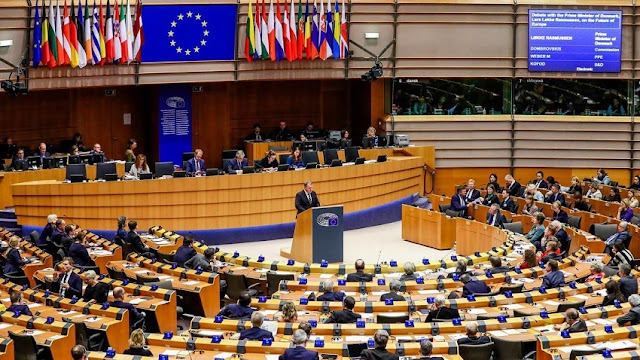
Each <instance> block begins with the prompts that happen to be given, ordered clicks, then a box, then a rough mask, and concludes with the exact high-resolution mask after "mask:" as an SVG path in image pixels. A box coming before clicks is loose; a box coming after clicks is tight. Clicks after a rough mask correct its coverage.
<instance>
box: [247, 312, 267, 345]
mask: <svg viewBox="0 0 640 360" xmlns="http://www.w3.org/2000/svg"><path fill="white" fill-rule="evenodd" d="M263 321H264V316H263V315H262V313H261V312H259V311H254V312H253V314H251V325H252V326H253V327H252V328H251V329H248V330H243V331H242V332H241V333H240V340H245V339H246V340H262V339H271V340H273V334H272V333H271V331H267V330H265V329H262V328H261V326H262V322H263Z"/></svg>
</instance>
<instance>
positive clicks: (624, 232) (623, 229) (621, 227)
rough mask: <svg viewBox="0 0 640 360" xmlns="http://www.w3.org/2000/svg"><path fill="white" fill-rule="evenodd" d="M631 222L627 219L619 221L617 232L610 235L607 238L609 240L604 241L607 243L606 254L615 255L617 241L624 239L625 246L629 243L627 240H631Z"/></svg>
mask: <svg viewBox="0 0 640 360" xmlns="http://www.w3.org/2000/svg"><path fill="white" fill-rule="evenodd" d="M628 229H629V223H628V222H626V221H620V222H619V223H618V226H617V228H616V230H617V231H616V233H615V234H613V235H611V236H609V237H608V238H607V240H605V241H604V243H605V245H607V246H606V247H605V249H604V253H605V254H609V255H611V256H613V252H612V250H613V244H615V243H616V241H622V242H623V243H624V244H625V246H626V245H627V241H629V238H630V237H631V235H629V230H628Z"/></svg>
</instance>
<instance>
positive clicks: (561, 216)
mask: <svg viewBox="0 0 640 360" xmlns="http://www.w3.org/2000/svg"><path fill="white" fill-rule="evenodd" d="M551 220H552V221H553V220H558V221H560V222H561V223H563V224H566V223H567V222H568V221H569V215H567V212H566V211H564V210H562V209H560V211H558V212H557V213H556V212H555V211H554V212H553V217H552V218H551Z"/></svg>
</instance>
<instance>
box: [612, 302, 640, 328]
mask: <svg viewBox="0 0 640 360" xmlns="http://www.w3.org/2000/svg"><path fill="white" fill-rule="evenodd" d="M616 322H617V323H618V325H620V326H622V325H624V324H625V323H627V322H630V323H631V325H638V324H639V323H640V306H636V307H634V308H632V309H631V310H629V312H628V313H626V314H624V315H622V316H620V317H619V318H617V319H616Z"/></svg>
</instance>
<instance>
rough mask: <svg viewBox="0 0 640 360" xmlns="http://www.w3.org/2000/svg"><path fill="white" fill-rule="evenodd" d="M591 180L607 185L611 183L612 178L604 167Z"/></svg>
mask: <svg viewBox="0 0 640 360" xmlns="http://www.w3.org/2000/svg"><path fill="white" fill-rule="evenodd" d="M591 180H592V181H593V182H594V183H596V184H605V185H610V184H611V178H609V175H608V174H607V172H606V171H605V170H604V169H598V172H597V175H596V177H594V178H593V179H591Z"/></svg>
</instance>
